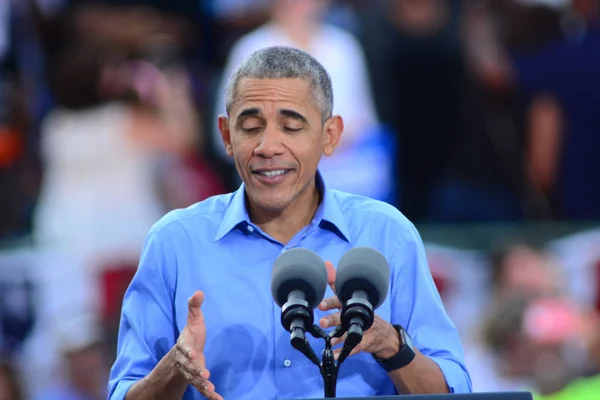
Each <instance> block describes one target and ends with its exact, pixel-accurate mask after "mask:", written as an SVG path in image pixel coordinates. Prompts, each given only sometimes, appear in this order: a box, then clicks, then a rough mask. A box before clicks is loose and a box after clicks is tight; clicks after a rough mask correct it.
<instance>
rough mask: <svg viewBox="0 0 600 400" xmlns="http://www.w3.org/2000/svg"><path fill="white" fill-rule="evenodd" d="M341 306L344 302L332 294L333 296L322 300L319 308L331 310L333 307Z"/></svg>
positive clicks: (339, 307) (338, 307)
mask: <svg viewBox="0 0 600 400" xmlns="http://www.w3.org/2000/svg"><path fill="white" fill-rule="evenodd" d="M341 308H342V303H341V302H340V300H339V299H338V298H337V297H336V296H332V297H328V298H326V299H323V301H321V303H320V304H319V310H321V311H329V310H333V309H337V310H339V309H341Z"/></svg>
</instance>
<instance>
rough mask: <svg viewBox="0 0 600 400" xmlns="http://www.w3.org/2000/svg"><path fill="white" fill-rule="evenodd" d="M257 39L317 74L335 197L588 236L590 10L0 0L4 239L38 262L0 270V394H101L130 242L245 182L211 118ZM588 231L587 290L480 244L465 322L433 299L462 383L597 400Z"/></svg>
mask: <svg viewBox="0 0 600 400" xmlns="http://www.w3.org/2000/svg"><path fill="white" fill-rule="evenodd" d="M272 45H287V46H293V47H298V48H301V49H303V50H305V51H307V52H309V53H310V54H312V55H313V56H315V57H316V58H317V59H318V60H319V61H320V62H321V63H322V64H323V65H324V66H325V68H326V69H327V70H328V72H329V73H330V75H331V79H332V83H333V91H334V99H335V104H334V113H337V114H340V115H341V116H342V117H343V119H344V121H345V131H344V136H343V139H342V143H341V145H340V147H339V149H337V151H336V152H335V154H334V155H333V156H331V157H329V158H325V159H323V160H322V163H321V165H320V170H321V172H322V173H323V175H324V176H325V177H326V179H328V182H329V183H330V185H331V186H332V187H335V188H339V189H342V190H346V191H350V192H354V193H359V194H363V195H367V196H370V197H374V198H377V199H380V200H383V201H386V202H390V203H392V204H394V205H396V206H397V207H398V208H399V209H400V210H401V211H402V212H403V213H404V214H405V215H406V216H407V217H408V218H409V219H410V220H411V221H413V222H414V223H415V224H417V225H418V224H426V223H433V224H457V223H492V222H511V223H528V222H532V221H566V222H569V223H576V222H581V221H600V185H597V184H594V182H595V171H596V172H597V171H599V169H598V167H594V165H596V163H595V161H594V160H595V159H596V157H597V151H598V149H600V113H599V111H600V0H0V247H9V248H11V249H14V248H17V247H18V246H20V245H21V244H23V243H25V244H26V246H27V247H28V248H32V249H34V250H35V251H34V253H33V255H31V254H29V253H28V254H26V255H24V254H17V255H16V256H15V255H14V254H13V255H11V257H6V258H3V257H2V255H1V254H0V328H2V331H1V332H0V354H1V357H2V358H1V362H0V400H5V399H10V400H19V399H25V398H35V399H38V398H39V399H49V400H50V399H56V400H58V399H65V400H71V399H73V400H79V399H100V398H105V396H106V392H105V391H106V379H107V372H108V368H109V366H110V364H111V361H112V357H113V353H114V346H115V343H114V337H115V332H116V328H117V325H116V324H117V322H118V318H119V311H120V310H119V307H120V299H121V298H122V294H123V291H124V290H125V288H126V286H127V284H128V282H129V280H130V279H131V276H132V274H133V273H134V272H135V268H136V264H137V258H138V255H139V251H140V249H141V246H142V245H143V242H144V238H145V235H146V233H147V231H148V229H149V228H150V226H151V225H152V224H153V223H154V222H155V221H156V220H158V219H159V218H160V217H161V216H162V215H164V213H166V212H167V211H169V210H171V209H174V208H179V207H186V206H188V205H190V204H192V203H194V202H197V201H201V200H203V199H205V198H207V197H209V196H212V195H216V194H220V193H225V192H228V191H231V190H235V189H236V188H237V187H238V186H239V184H240V181H239V178H238V176H237V173H236V171H235V166H234V165H233V163H232V162H231V160H230V159H229V158H228V157H227V156H226V154H225V152H224V148H223V146H222V143H221V140H220V135H219V132H218V129H217V124H216V117H217V115H219V114H220V113H224V112H225V110H224V88H225V84H226V82H227V78H228V76H229V74H230V73H231V71H232V70H233V69H234V68H235V66H236V65H237V64H238V63H239V62H240V61H241V60H243V59H244V58H245V57H247V56H248V55H249V54H250V53H251V52H253V51H254V50H257V49H259V48H261V47H265V46H272ZM599 236H600V235H594V236H592V239H590V240H589V241H586V245H585V246H587V247H586V249H587V250H586V252H585V254H587V257H588V258H586V261H585V262H584V261H580V262H579V263H578V265H585V268H587V269H586V270H585V271H586V272H585V273H582V274H580V275H577V277H578V279H579V280H578V282H582V285H583V286H578V284H569V282H572V281H573V279H574V278H573V276H574V275H573V272H572V270H571V269H569V268H568V266H569V263H570V262H571V261H569V260H573V258H574V257H577V256H573V255H572V254H571V255H569V256H568V257H564V256H563V257H560V256H557V255H556V254H555V253H553V252H552V251H551V250H550V249H548V248H547V246H544V247H539V246H534V245H532V244H528V243H526V242H515V243H509V244H507V245H504V246H501V248H500V249H496V248H495V246H491V247H490V255H489V257H488V256H486V257H484V258H483V259H482V260H481V262H480V263H479V264H480V267H481V269H485V271H487V272H489V274H488V275H485V279H483V280H482V281H481V282H479V281H477V285H478V292H479V295H480V297H481V299H482V300H481V302H480V303H476V302H475V304H476V308H477V310H475V311H476V312H470V313H468V314H469V315H475V317H469V318H466V317H465V315H466V314H467V313H466V312H464V313H463V312H461V310H463V308H461V307H458V308H457V310H458V311H454V309H453V308H452V304H453V303H452V302H451V301H450V300H448V308H449V310H450V312H451V313H453V314H452V315H451V316H452V317H453V319H455V322H456V324H457V326H458V327H459V330H460V332H461V335H462V336H463V343H464V345H465V352H466V354H467V361H468V364H467V365H468V367H469V368H470V371H471V373H472V375H473V383H474V389H475V390H476V391H496V390H520V389H525V390H532V391H534V392H535V393H539V394H540V395H551V394H554V396H567V397H560V398H573V399H575V398H577V399H583V400H585V399H592V398H595V399H598V398H600V397H594V393H596V396H600V395H598V394H597V393H600V374H599V373H600V323H599V322H598V315H597V310H598V309H600V305H599V304H597V303H600V300H598V299H600V297H598V296H597V295H596V294H595V293H597V291H598V288H600V283H599V282H598V278H597V277H598V276H600V267H599V266H600V251H599V250H597V249H600V237H599ZM590 243H591V244H590ZM578 249H579V248H578ZM17 253H18V252H17ZM580 259H581V257H579V258H578V260H580ZM460 263H466V261H465V259H461V261H459V264H460ZM445 274H446V275H447V277H448V279H449V280H450V281H452V274H454V275H455V276H458V275H459V273H458V272H456V271H454V272H450V273H449V272H445ZM448 275H450V276H448ZM470 276H475V273H473V274H471V275H470ZM436 278H439V277H437V276H436ZM456 279H458V278H456ZM456 279H455V280H456ZM436 283H438V286H439V287H440V290H441V289H442V288H443V282H442V280H441V279H436ZM582 287H585V288H588V289H586V290H588V292H589V293H590V294H589V295H586V296H582V295H581V293H579V292H578V290H583V289H581V288H582ZM458 292H460V294H462V296H463V303H471V305H473V304H474V301H475V300H474V299H473V298H468V297H467V296H468V295H467V294H465V293H470V292H469V291H468V290H467V291H458ZM586 293H587V292H586ZM454 296H455V295H454ZM445 301H446V300H445ZM459 303H460V302H459ZM471 308H472V307H471ZM461 317H465V318H461ZM594 391H595V392H594ZM574 393H576V394H574ZM568 396H572V397H568ZM585 396H587V397H585ZM590 396H591V397H590ZM548 398H554V397H548ZM556 398H559V397H556Z"/></svg>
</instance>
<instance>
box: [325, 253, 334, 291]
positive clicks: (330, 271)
mask: <svg viewBox="0 0 600 400" xmlns="http://www.w3.org/2000/svg"><path fill="white" fill-rule="evenodd" d="M325 267H326V268H327V284H328V285H329V287H330V288H331V290H333V293H335V267H334V266H333V263H332V262H331V261H325ZM336 295H337V293H336Z"/></svg>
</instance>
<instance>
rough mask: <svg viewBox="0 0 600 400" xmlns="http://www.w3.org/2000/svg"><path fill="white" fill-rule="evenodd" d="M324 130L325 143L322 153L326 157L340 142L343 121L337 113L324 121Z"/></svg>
mask: <svg viewBox="0 0 600 400" xmlns="http://www.w3.org/2000/svg"><path fill="white" fill-rule="evenodd" d="M323 131H324V132H325V144H324V145H323V154H325V155H326V156H327V157H329V156H330V155H332V154H333V151H334V150H335V148H336V147H337V146H338V144H339V143H340V140H341V138H342V133H343V132H344V121H343V120H342V117H340V116H339V115H334V116H333V117H331V118H329V119H328V120H327V121H325V124H324V126H323Z"/></svg>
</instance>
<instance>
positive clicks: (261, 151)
mask: <svg viewBox="0 0 600 400" xmlns="http://www.w3.org/2000/svg"><path fill="white" fill-rule="evenodd" d="M283 151H284V146H283V137H282V135H281V132H279V130H278V129H275V128H269V127H267V129H265V130H264V131H263V132H262V133H261V134H260V136H259V141H258V144H257V146H256V147H255V148H254V155H255V156H259V157H264V158H273V157H275V156H277V155H280V154H282V153H283Z"/></svg>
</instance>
